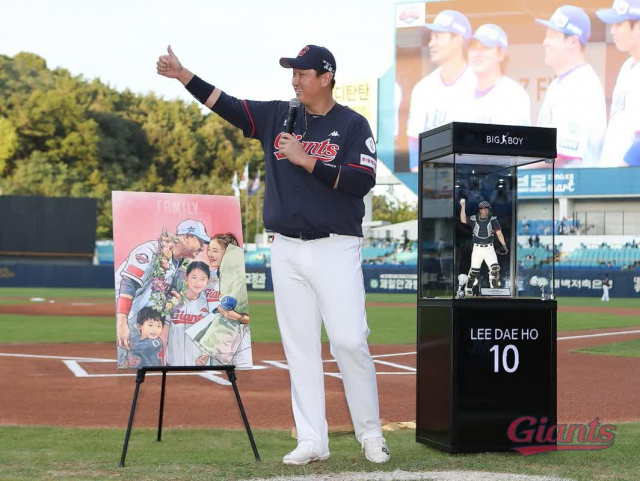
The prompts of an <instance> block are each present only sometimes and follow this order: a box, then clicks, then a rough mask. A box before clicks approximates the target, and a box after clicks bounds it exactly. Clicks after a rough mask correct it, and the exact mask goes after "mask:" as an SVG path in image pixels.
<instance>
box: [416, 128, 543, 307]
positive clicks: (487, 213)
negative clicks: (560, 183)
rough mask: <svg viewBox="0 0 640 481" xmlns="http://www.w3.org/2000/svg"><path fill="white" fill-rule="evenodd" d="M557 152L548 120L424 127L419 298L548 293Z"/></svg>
mask: <svg viewBox="0 0 640 481" xmlns="http://www.w3.org/2000/svg"><path fill="white" fill-rule="evenodd" d="M555 155H556V148H555V130H554V129H544V128H536V127H512V126H496V125H484V124H466V123H452V124H449V125H446V126H443V127H440V128H438V129H434V130H431V131H429V132H425V133H424V134H422V135H421V137H420V171H419V177H420V180H419V189H420V192H421V202H420V206H419V231H420V234H421V238H422V240H421V243H420V245H419V269H420V273H421V283H420V290H419V296H420V297H421V298H441V299H442V298H456V299H465V298H469V297H475V298H477V297H482V298H489V297H491V298H494V297H510V298H529V299H530V298H539V299H553V297H554V293H553V277H554V261H555V249H554V234H555V232H556V228H555V227H556V226H555V216H554V203H555V200H554V192H553V189H551V188H549V186H550V185H553V160H554V159H555ZM538 168H545V169H549V168H551V172H552V174H551V175H550V176H549V175H544V176H536V175H533V176H532V175H531V173H535V171H536V169H538ZM523 173H524V174H523ZM540 177H542V181H543V182H542V183H541V182H540ZM519 179H520V181H519ZM531 179H535V180H536V182H537V185H533V186H532V185H530V180H531Z"/></svg>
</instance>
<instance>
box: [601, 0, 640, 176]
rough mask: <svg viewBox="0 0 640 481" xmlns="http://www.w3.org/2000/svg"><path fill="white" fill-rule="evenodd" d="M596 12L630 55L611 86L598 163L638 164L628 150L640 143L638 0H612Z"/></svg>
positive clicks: (610, 165) (620, 45) (639, 29)
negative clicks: (605, 131) (605, 8)
mask: <svg viewBox="0 0 640 481" xmlns="http://www.w3.org/2000/svg"><path fill="white" fill-rule="evenodd" d="M596 15H597V16H598V18H599V19H600V20H602V21H603V22H604V23H606V24H608V25H610V26H611V28H610V31H611V36H612V37H613V42H614V43H615V45H616V48H617V49H618V50H620V51H621V52H628V53H629V54H630V55H631V56H630V57H629V58H628V59H627V60H626V61H625V62H624V64H623V65H622V68H621V69H620V73H619V74H618V78H617V80H616V86H615V88H614V89H613V97H612V101H611V110H610V111H609V125H608V126H607V133H606V134H605V138H604V147H603V148H602V155H601V157H600V164H599V166H600V167H618V166H626V165H640V162H638V159H637V157H638V155H637V154H635V155H634V154H633V150H632V151H631V152H630V149H631V147H632V146H633V147H634V149H635V150H637V144H640V0H615V1H614V2H613V7H612V8H610V9H607V10H598V11H596ZM634 143H635V144H636V145H634ZM627 154H629V155H627Z"/></svg>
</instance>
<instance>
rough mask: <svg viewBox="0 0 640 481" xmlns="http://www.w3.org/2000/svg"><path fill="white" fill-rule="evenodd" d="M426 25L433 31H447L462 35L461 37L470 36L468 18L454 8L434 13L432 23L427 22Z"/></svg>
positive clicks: (467, 38)
mask: <svg viewBox="0 0 640 481" xmlns="http://www.w3.org/2000/svg"><path fill="white" fill-rule="evenodd" d="M426 27H427V28H428V29H429V30H432V31H434V32H449V33H455V34H458V35H462V38H464V39H465V40H469V39H470V38H471V24H470V23H469V19H468V18H467V17H465V16H464V15H463V14H461V13H460V12H456V11H455V10H443V11H442V12H440V13H439V14H438V15H436V18H435V20H434V21H433V23H427V24H426Z"/></svg>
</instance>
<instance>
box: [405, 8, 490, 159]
mask: <svg viewBox="0 0 640 481" xmlns="http://www.w3.org/2000/svg"><path fill="white" fill-rule="evenodd" d="M427 28H428V29H429V30H430V31H431V39H430V40H429V56H430V58H431V61H432V62H433V63H435V64H436V65H438V68H437V69H435V70H434V71H433V72H431V73H430V74H429V75H427V76H426V77H424V78H423V79H422V80H420V81H419V82H418V83H417V84H416V86H415V87H414V88H413V91H412V93H411V104H410V107H409V120H408V124H407V137H409V167H410V169H411V171H412V172H417V171H418V136H419V135H420V133H422V132H425V131H427V130H430V129H433V128H435V127H439V126H440V125H444V124H446V123H449V122H453V121H455V120H464V116H463V115H464V112H465V109H466V108H467V107H468V106H469V104H470V103H471V101H472V100H473V98H474V95H473V93H474V90H475V87H476V82H477V80H476V76H475V74H474V73H473V71H472V70H471V69H470V68H468V65H467V61H466V60H465V48H466V44H467V41H468V40H469V38H471V24H470V23H469V20H468V19H467V17H465V16H464V15H463V14H461V13H460V12H456V11H455V10H444V11H442V12H440V13H439V14H438V15H437V16H436V18H435V20H434V21H433V23H428V24H427Z"/></svg>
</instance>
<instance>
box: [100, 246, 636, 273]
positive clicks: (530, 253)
mask: <svg viewBox="0 0 640 481" xmlns="http://www.w3.org/2000/svg"><path fill="white" fill-rule="evenodd" d="M425 244H428V245H424V246H423V248H424V253H425V254H429V255H431V256H432V257H434V258H437V257H439V255H440V254H439V253H440V247H439V245H438V243H434V242H432V243H425ZM401 245H402V243H401V242H384V243H378V244H377V246H375V245H374V246H369V247H365V248H363V249H362V258H363V263H364V264H365V265H376V266H381V267H393V266H396V265H408V266H416V265H417V264H418V246H417V243H416V242H412V243H410V244H409V246H408V247H407V248H406V249H404V248H401V247H400V246H401ZM449 247H450V246H449ZM556 253H557V260H556V268H557V269H604V270H610V271H616V270H623V269H638V270H640V248H639V247H632V246H629V245H626V246H616V247H612V246H606V245H603V246H600V247H589V246H587V245H585V244H582V246H581V247H580V248H578V249H575V250H573V251H571V252H562V243H560V244H558V245H557V247H556ZM95 254H96V259H97V263H98V264H113V243H112V242H107V241H99V242H97V243H96V250H95ZM517 255H518V258H517V262H518V264H519V266H520V267H521V268H526V269H532V268H534V267H538V268H540V267H542V268H544V267H545V266H547V265H550V261H551V259H552V253H551V250H550V249H549V248H548V246H545V245H541V246H539V247H529V246H528V245H520V246H519V247H518V254H517ZM245 264H246V265H247V266H250V267H269V266H271V248H270V247H260V248H258V249H257V250H255V251H249V252H245Z"/></svg>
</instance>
